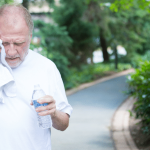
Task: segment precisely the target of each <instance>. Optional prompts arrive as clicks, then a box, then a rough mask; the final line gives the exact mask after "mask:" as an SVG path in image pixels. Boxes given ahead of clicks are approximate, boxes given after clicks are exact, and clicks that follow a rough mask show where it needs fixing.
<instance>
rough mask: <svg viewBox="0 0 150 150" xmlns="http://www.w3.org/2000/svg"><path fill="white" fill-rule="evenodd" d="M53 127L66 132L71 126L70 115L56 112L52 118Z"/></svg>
mask: <svg viewBox="0 0 150 150" xmlns="http://www.w3.org/2000/svg"><path fill="white" fill-rule="evenodd" d="M51 118H52V122H53V127H54V128H55V129H57V130H61V131H64V130H65V129H66V128H67V127H68V126H69V115H68V114H66V113H64V112H61V111H58V110H56V112H55V115H52V116H51Z"/></svg>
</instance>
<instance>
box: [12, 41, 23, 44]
mask: <svg viewBox="0 0 150 150" xmlns="http://www.w3.org/2000/svg"><path fill="white" fill-rule="evenodd" d="M24 42H25V41H21V42H20V41H18V42H14V43H18V44H21V43H24Z"/></svg>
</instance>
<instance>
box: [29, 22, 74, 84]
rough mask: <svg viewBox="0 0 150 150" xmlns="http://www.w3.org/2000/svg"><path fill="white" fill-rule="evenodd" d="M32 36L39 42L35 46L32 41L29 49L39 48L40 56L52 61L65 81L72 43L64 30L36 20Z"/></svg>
mask: <svg viewBox="0 0 150 150" xmlns="http://www.w3.org/2000/svg"><path fill="white" fill-rule="evenodd" d="M33 36H34V37H39V38H40V42H39V43H37V44H35V43H34V42H33V41H32V42H31V49H34V48H37V49H38V48H39V47H41V48H42V51H41V54H43V55H45V56H46V57H47V58H49V59H51V60H52V61H54V63H55V64H56V66H57V67H58V69H59V71H60V73H61V75H62V78H63V80H64V81H65V80H66V77H67V76H68V73H69V68H68V65H69V60H68V58H69V57H71V53H70V50H69V47H70V46H71V43H72V39H71V38H70V37H69V36H68V32H67V31H66V28H65V27H59V26H55V25H51V24H49V23H44V22H42V21H39V20H37V21H35V31H34V34H33Z"/></svg>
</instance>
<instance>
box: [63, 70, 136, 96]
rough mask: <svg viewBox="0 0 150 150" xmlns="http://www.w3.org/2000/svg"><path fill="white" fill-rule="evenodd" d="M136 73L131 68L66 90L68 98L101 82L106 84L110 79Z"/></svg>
mask: <svg viewBox="0 0 150 150" xmlns="http://www.w3.org/2000/svg"><path fill="white" fill-rule="evenodd" d="M134 71H135V70H134V69H133V68H131V69H128V70H125V71H121V72H118V73H115V74H113V75H110V76H107V77H103V78H100V79H98V80H95V81H92V82H88V83H83V84H81V85H79V86H78V87H76V88H73V89H70V90H66V95H67V96H69V95H72V94H74V93H76V92H78V91H80V90H83V89H85V88H88V87H90V86H93V85H95V84H98V83H101V82H104V81H107V80H110V79H114V78H117V77H121V76H124V75H127V74H129V73H133V72H134Z"/></svg>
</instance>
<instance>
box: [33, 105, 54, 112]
mask: <svg viewBox="0 0 150 150" xmlns="http://www.w3.org/2000/svg"><path fill="white" fill-rule="evenodd" d="M54 108H56V106H55V104H49V105H47V106H41V107H38V108H36V112H40V111H45V110H51V109H54Z"/></svg>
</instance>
